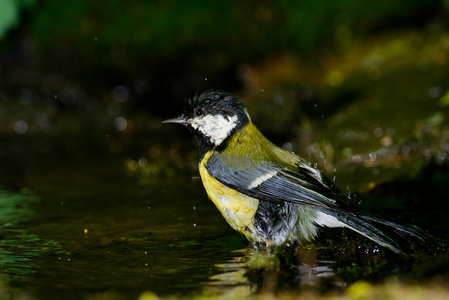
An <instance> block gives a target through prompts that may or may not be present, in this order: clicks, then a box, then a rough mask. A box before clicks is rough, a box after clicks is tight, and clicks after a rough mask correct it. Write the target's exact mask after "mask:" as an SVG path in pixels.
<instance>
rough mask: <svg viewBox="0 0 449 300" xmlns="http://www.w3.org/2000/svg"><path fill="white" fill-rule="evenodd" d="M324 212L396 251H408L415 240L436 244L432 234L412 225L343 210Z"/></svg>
mask: <svg viewBox="0 0 449 300" xmlns="http://www.w3.org/2000/svg"><path fill="white" fill-rule="evenodd" d="M326 213H327V214H329V215H331V216H333V217H335V218H337V219H338V220H339V221H340V222H342V223H343V224H345V225H346V227H348V228H350V229H352V230H354V231H355V232H357V233H359V234H361V235H363V236H365V237H367V238H369V239H370V240H372V241H374V242H376V243H377V244H379V245H381V246H383V247H386V248H388V249H390V250H392V251H394V252H396V253H402V254H408V253H410V252H411V251H412V250H413V248H414V245H415V244H416V241H419V243H420V244H422V245H425V246H427V247H430V246H435V245H436V242H435V240H434V239H433V238H432V236H430V235H429V234H427V233H425V232H424V231H422V230H421V229H419V228H418V227H416V226H414V225H404V224H398V223H394V222H390V221H386V220H382V219H380V218H376V217H373V216H370V215H359V214H353V213H347V212H344V211H335V210H327V211H326ZM412 240H414V241H412Z"/></svg>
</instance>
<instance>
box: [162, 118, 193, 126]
mask: <svg viewBox="0 0 449 300" xmlns="http://www.w3.org/2000/svg"><path fill="white" fill-rule="evenodd" d="M162 123H164V124H181V125H185V126H187V125H189V124H192V122H191V121H190V120H189V119H187V118H186V117H184V116H180V117H178V118H175V119H168V120H165V121H163V122H162Z"/></svg>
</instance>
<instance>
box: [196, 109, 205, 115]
mask: <svg viewBox="0 0 449 300" xmlns="http://www.w3.org/2000/svg"><path fill="white" fill-rule="evenodd" d="M203 113H204V109H203V108H202V107H197V108H195V115H196V116H201V115H202V114H203Z"/></svg>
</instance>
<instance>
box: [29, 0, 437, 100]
mask: <svg viewBox="0 0 449 300" xmlns="http://www.w3.org/2000/svg"><path fill="white" fill-rule="evenodd" d="M438 6H439V1H436V0H432V1H426V0H413V1H406V0H400V1H386V0H382V1H376V2H372V3H371V2H359V1H356V0H338V1H332V2H329V1H312V0H307V1H289V0H284V1H277V2H270V1H245V2H241V1H205V0H201V1H195V2H185V1H176V0H174V1H162V0H161V1H147V2H143V1H138V0H127V1H124V0H114V1H89V0H79V1H72V2H71V3H70V5H68V4H67V3H65V2H61V1H58V0H41V1H39V5H37V6H36V8H35V9H34V11H33V13H32V15H30V19H31V20H30V32H31V34H32V35H33V36H34V38H35V42H36V43H37V45H38V48H39V49H40V53H41V54H44V55H46V57H47V61H46V63H48V64H50V65H53V66H54V67H58V68H60V69H61V65H63V68H64V70H63V71H64V72H65V73H66V74H72V75H73V74H78V76H86V75H87V76H92V79H95V80H94V81H93V82H92V83H95V84H101V83H102V81H106V82H108V81H111V80H114V79H115V80H118V79H125V78H127V77H126V76H130V75H133V76H134V77H138V76H142V77H145V78H147V79H148V81H149V82H151V89H152V90H153V91H155V90H156V91H157V90H158V89H159V87H160V86H161V85H162V89H163V90H164V91H165V92H166V90H167V89H168V90H171V89H172V88H173V87H174V86H175V85H176V84H182V85H185V86H188V87H189V89H192V90H194V91H195V90H197V89H202V88H203V87H204V86H210V85H215V86H220V87H221V88H225V89H232V90H235V89H237V88H239V87H240V86H239V82H238V80H237V79H236V78H235V77H236V73H237V72H236V66H237V65H238V64H239V63H241V62H243V61H245V62H255V61H258V60H259V59H260V58H262V57H265V56H266V55H269V54H273V53H279V52H291V51H292V52H295V53H297V54H299V55H310V54H313V53H316V52H317V51H319V50H318V49H322V47H323V46H327V47H332V48H338V47H339V45H345V44H347V43H349V42H351V40H352V38H353V37H354V36H362V37H363V36H365V35H369V34H370V33H373V32H376V31H379V30H382V29H384V28H386V27H388V28H389V29H392V28H398V27H401V26H416V25H419V24H421V25H422V24H425V23H427V22H429V20H430V19H432V18H434V17H435V16H436V14H437V11H438ZM90 74H91V75H90ZM93 74H95V75H93ZM100 74H103V77H102V78H101V79H100V78H99V77H98V75H100ZM205 78H207V79H206V80H205ZM128 80H129V79H128ZM205 81H206V82H205ZM129 84H131V83H129Z"/></svg>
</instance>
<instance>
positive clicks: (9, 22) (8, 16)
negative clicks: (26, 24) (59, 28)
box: [0, 0, 35, 40]
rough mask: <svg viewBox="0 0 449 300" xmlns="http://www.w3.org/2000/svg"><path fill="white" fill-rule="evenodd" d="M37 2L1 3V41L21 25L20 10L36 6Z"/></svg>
mask: <svg viewBox="0 0 449 300" xmlns="http://www.w3.org/2000/svg"><path fill="white" fill-rule="evenodd" d="M34 2H35V0H2V1H0V40H1V39H2V38H3V37H4V36H5V35H6V33H7V32H8V31H9V30H10V29H12V28H14V27H15V26H17V25H18V24H19V23H20V10H21V9H22V8H24V7H29V6H31V4H34Z"/></svg>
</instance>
